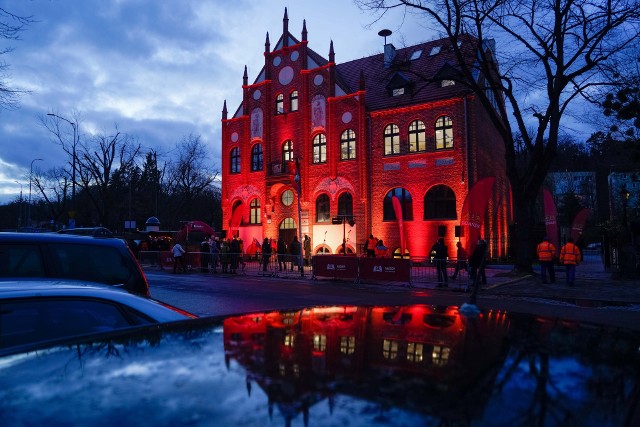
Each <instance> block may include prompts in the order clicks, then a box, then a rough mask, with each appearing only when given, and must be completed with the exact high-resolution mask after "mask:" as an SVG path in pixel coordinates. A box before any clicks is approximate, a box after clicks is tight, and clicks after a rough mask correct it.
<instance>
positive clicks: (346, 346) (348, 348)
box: [340, 337, 356, 354]
mask: <svg viewBox="0 0 640 427" xmlns="http://www.w3.org/2000/svg"><path fill="white" fill-rule="evenodd" d="M355 351H356V337H340V353H342V354H353V353H354V352H355Z"/></svg>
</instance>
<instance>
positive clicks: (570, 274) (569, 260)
mask: <svg viewBox="0 0 640 427" xmlns="http://www.w3.org/2000/svg"><path fill="white" fill-rule="evenodd" d="M581 257H582V254H581V252H580V248H578V246H577V245H576V244H574V243H573V239H572V238H571V237H569V238H568V239H567V243H566V244H565V245H564V246H563V247H562V248H561V249H560V264H563V265H564V268H565V269H566V272H567V285H568V286H573V285H574V283H575V281H576V266H577V265H578V264H580V260H581V259H582V258H581Z"/></svg>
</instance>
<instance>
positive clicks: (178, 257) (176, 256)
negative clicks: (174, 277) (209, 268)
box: [171, 242, 187, 273]
mask: <svg viewBox="0 0 640 427" xmlns="http://www.w3.org/2000/svg"><path fill="white" fill-rule="evenodd" d="M185 252H186V251H185V250H184V248H183V247H182V245H181V244H180V243H178V242H176V244H175V245H173V248H172V249H171V253H172V254H173V272H174V273H176V272H177V270H178V264H180V267H181V268H182V272H183V273H186V272H187V269H186V268H185V266H184V259H182V256H183V255H184V254H185Z"/></svg>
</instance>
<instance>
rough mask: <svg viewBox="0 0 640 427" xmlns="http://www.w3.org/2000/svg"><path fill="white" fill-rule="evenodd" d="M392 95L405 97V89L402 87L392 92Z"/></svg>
mask: <svg viewBox="0 0 640 427" xmlns="http://www.w3.org/2000/svg"><path fill="white" fill-rule="evenodd" d="M391 94H392V95H393V96H400V95H404V88H403V87H400V88H398V89H393V91H392V92H391Z"/></svg>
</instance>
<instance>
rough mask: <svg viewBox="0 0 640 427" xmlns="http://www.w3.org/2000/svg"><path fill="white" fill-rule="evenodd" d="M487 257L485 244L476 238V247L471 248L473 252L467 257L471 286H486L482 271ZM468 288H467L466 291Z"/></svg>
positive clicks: (481, 239)
mask: <svg viewBox="0 0 640 427" xmlns="http://www.w3.org/2000/svg"><path fill="white" fill-rule="evenodd" d="M486 256H487V242H486V241H485V240H484V239H483V238H482V237H478V242H477V243H476V247H475V248H473V252H472V253H471V256H470V257H469V267H470V268H471V276H470V277H469V278H470V279H471V283H472V285H474V286H475V285H476V284H478V285H481V284H482V285H486V284H487V274H486V272H485V270H484V265H485V260H486ZM468 290H469V288H468V287H467V291H468Z"/></svg>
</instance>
